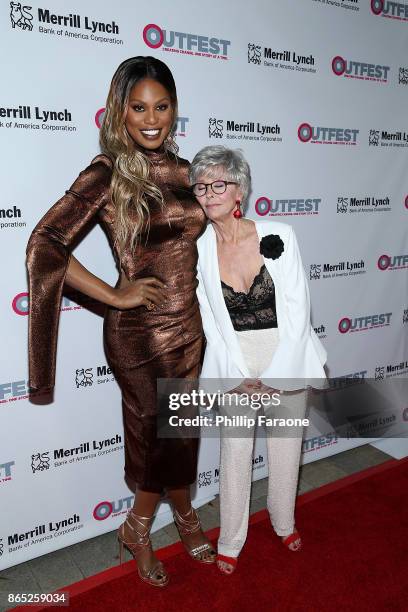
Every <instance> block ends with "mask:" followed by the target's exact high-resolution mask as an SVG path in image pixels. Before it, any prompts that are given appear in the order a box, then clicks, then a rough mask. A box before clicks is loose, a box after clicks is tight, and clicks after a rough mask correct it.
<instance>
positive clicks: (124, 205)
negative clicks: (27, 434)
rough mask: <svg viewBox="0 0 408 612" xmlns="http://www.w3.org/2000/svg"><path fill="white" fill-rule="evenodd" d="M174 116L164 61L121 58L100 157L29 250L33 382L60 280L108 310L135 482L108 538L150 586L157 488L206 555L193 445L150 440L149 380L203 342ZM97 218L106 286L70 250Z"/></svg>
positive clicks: (45, 367)
mask: <svg viewBox="0 0 408 612" xmlns="http://www.w3.org/2000/svg"><path fill="white" fill-rule="evenodd" d="M176 121H177V94H176V87H175V83H174V80H173V76H172V74H171V72H170V70H169V68H168V67H167V66H166V65H165V64H164V63H163V62H161V61H160V60H158V59H155V58H153V57H142V56H139V57H134V58H130V59H128V60H126V61H124V62H123V63H122V64H121V65H120V66H119V68H118V69H117V71H116V73H115V75H114V77H113V79H112V83H111V87H110V91H109V95H108V99H107V104H106V111H105V117H104V122H103V126H102V128H101V146H102V150H103V154H102V155H98V156H97V157H95V158H94V159H93V160H92V162H91V164H90V165H89V166H88V167H87V168H86V169H85V170H84V171H83V172H81V173H80V175H79V177H78V178H77V179H76V181H75V182H74V183H73V185H72V186H71V188H70V189H68V191H66V193H65V195H64V196H63V197H62V198H61V199H60V200H59V201H58V202H57V203H56V204H55V205H54V206H53V207H52V208H51V209H50V210H49V212H48V213H46V215H45V216H44V217H43V218H42V219H41V221H40V222H39V223H38V225H37V226H36V228H35V229H34V231H33V233H32V235H31V238H30V241H29V244H28V249H27V266H28V270H29V278H30V300H31V312H30V332H29V358H30V387H31V389H33V390H45V389H48V390H51V389H52V388H53V386H54V377H55V356H56V344H57V331H58V319H59V307H60V300H61V295H62V290H63V285H64V282H66V283H67V284H68V285H69V286H70V287H73V288H74V289H77V290H79V291H81V292H83V293H85V294H86V295H88V296H90V297H91V298H94V299H97V300H99V301H101V302H103V303H105V304H106V305H107V307H108V308H107V311H106V317H105V325H104V340H105V351H106V354H107V357H108V361H109V363H110V365H111V367H112V369H113V371H114V373H115V376H116V380H117V381H118V384H119V386H120V389H121V392H122V400H123V419H124V432H125V473H126V477H127V480H128V482H129V481H130V483H133V484H134V485H135V487H136V486H137V493H136V496H135V502H134V506H133V508H132V510H131V511H130V512H129V514H128V517H127V519H126V521H125V523H124V524H123V525H122V526H121V527H120V529H119V533H118V537H119V541H120V545H121V553H122V549H123V546H126V547H127V548H128V549H129V550H130V551H131V552H132V554H133V555H134V557H135V558H136V560H137V564H138V571H139V575H140V577H141V578H142V579H143V580H145V581H146V582H149V583H150V584H152V585H154V586H164V585H166V584H167V582H168V576H167V574H166V571H165V569H164V567H163V565H162V564H161V563H160V562H158V560H157V558H156V557H155V555H154V553H153V551H152V548H151V544H150V538H149V533H150V527H151V523H152V519H153V515H154V512H155V509H156V506H157V503H158V501H159V499H160V497H161V494H162V493H163V491H164V490H165V491H166V493H167V495H168V497H169V499H170V501H171V504H172V506H173V512H174V518H175V522H176V525H177V527H178V529H179V533H180V537H181V538H182V540H183V542H184V544H185V546H186V549H187V551H188V552H189V553H190V555H191V556H192V557H193V558H194V559H196V560H197V561H201V562H204V563H211V562H213V561H214V560H215V551H214V549H213V548H212V546H211V544H210V543H209V542H208V540H207V539H206V537H205V536H204V535H203V533H202V531H201V527H200V523H199V520H198V517H197V515H196V513H195V510H194V509H193V508H192V506H191V499H190V492H189V485H190V484H192V483H193V482H194V481H195V479H196V467H197V451H198V446H197V445H198V441H197V439H185V438H181V439H180V438H179V439H166V438H162V439H160V438H158V437H157V426H156V417H157V397H156V380H157V379H158V378H192V379H194V378H197V377H198V368H199V360H200V354H201V348H202V327H201V318H200V312H199V307H198V302H197V298H196V294H195V290H196V285H197V282H196V262H197V249H196V243H195V240H196V238H197V237H198V235H199V234H200V233H201V231H202V229H203V227H204V225H205V216H204V213H203V212H202V210H201V208H200V206H199V205H198V203H197V202H196V201H195V199H194V196H193V195H192V193H191V191H190V189H189V181H188V168H189V163H188V162H187V161H186V160H184V159H181V158H179V157H177V155H176V154H175V153H174V152H172V151H171V149H172V148H173V147H174V142H173V140H172V138H171V134H172V131H173V130H174V127H175V124H176ZM95 220H97V221H99V222H100V224H101V225H102V227H103V228H104V230H105V232H106V234H107V235H108V237H109V240H110V243H111V247H112V250H113V253H114V256H115V259H116V262H117V264H118V268H119V269H120V279H119V280H118V283H117V285H116V287H111V286H110V285H108V284H106V283H105V282H104V281H102V280H101V279H99V278H97V277H96V276H94V275H93V274H91V272H89V271H88V270H87V269H85V268H84V267H83V266H82V265H81V264H80V263H79V262H78V261H77V260H76V259H75V257H74V256H73V255H72V250H73V248H74V247H75V246H76V244H77V242H78V241H79V239H80V238H82V237H83V235H84V233H86V232H87V230H89V229H90V227H91V226H92V224H93V222H94V221H95ZM121 556H122V555H121Z"/></svg>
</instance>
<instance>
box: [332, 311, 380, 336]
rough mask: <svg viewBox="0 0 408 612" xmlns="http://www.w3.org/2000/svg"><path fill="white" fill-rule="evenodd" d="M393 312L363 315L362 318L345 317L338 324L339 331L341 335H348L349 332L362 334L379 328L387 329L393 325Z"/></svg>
mask: <svg viewBox="0 0 408 612" xmlns="http://www.w3.org/2000/svg"><path fill="white" fill-rule="evenodd" d="M391 316H392V312H385V313H381V314H373V315H363V316H362V317H354V318H353V319H350V318H349V317H343V318H342V319H340V321H339V324H338V330H339V332H340V333H341V334H347V332H360V331H367V330H369V329H375V328H377V327H386V326H388V325H390V323H391Z"/></svg>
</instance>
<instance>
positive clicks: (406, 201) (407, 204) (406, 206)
mask: <svg viewBox="0 0 408 612" xmlns="http://www.w3.org/2000/svg"><path fill="white" fill-rule="evenodd" d="M404 204H405V208H406V209H407V210H408V195H407V196H405V202H404Z"/></svg>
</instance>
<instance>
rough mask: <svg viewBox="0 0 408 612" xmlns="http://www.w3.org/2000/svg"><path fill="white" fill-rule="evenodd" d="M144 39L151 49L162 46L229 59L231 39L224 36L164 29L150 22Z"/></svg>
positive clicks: (172, 49)
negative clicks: (218, 36)
mask: <svg viewBox="0 0 408 612" xmlns="http://www.w3.org/2000/svg"><path fill="white" fill-rule="evenodd" d="M143 40H144V42H145V44H146V45H147V46H148V47H150V48H151V49H159V48H160V47H162V48H163V51H168V52H171V53H181V54H184V55H195V56H200V57H209V58H212V59H224V60H227V59H229V58H228V48H229V46H230V45H231V41H230V40H225V39H224V38H216V37H215V36H203V35H201V34H191V33H190V32H179V31H174V30H163V29H162V28H161V27H160V26H158V25H157V24H155V23H148V24H147V25H146V26H145V27H144V29H143Z"/></svg>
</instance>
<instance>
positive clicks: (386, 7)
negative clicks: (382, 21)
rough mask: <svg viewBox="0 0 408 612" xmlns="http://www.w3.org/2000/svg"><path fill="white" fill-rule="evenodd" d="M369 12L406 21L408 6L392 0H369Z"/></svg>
mask: <svg viewBox="0 0 408 612" xmlns="http://www.w3.org/2000/svg"><path fill="white" fill-rule="evenodd" d="M370 4H371V11H372V12H373V13H374V15H381V17H388V18H389V19H398V20H399V21H408V4H405V3H404V2H393V1H392V0H370Z"/></svg>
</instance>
